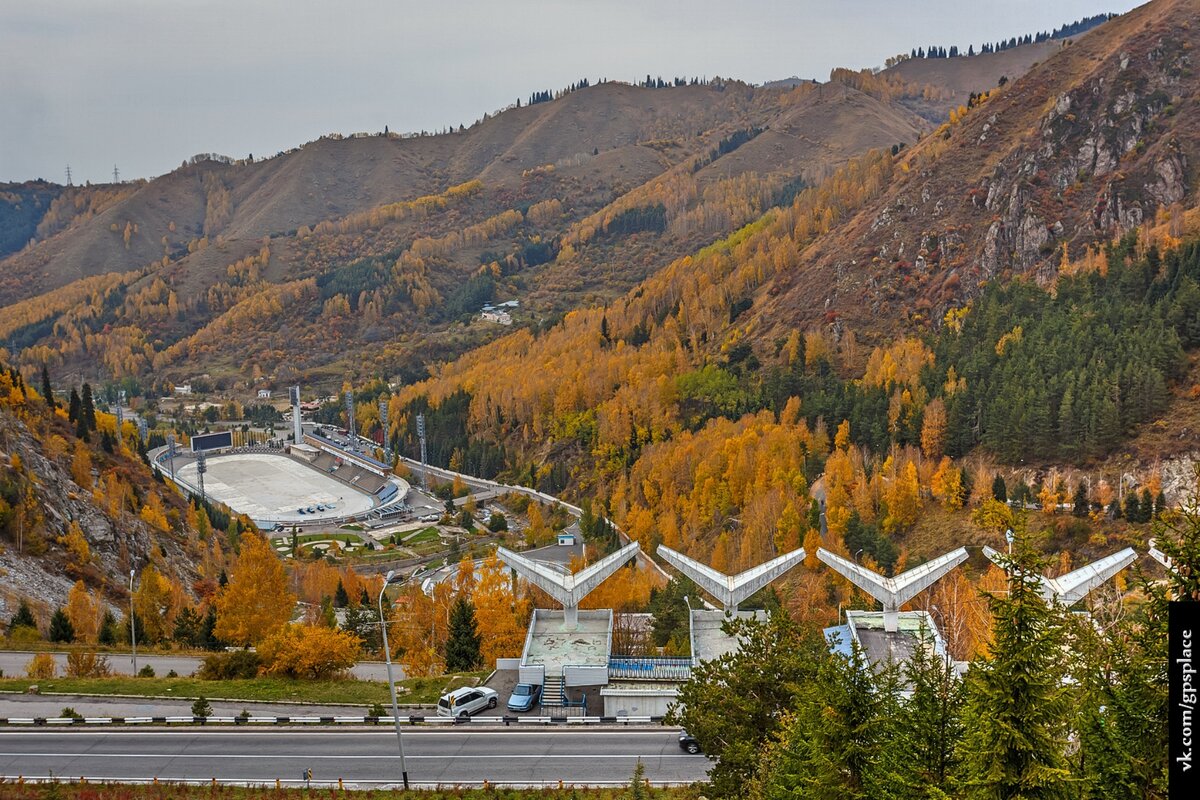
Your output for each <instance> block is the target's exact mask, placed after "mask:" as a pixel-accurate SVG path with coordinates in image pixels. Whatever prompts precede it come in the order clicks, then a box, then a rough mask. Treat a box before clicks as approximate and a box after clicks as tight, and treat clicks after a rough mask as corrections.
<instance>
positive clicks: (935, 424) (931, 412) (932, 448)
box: [921, 397, 946, 459]
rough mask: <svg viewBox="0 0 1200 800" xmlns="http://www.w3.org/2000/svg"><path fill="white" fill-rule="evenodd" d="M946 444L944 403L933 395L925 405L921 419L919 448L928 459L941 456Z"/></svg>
mask: <svg viewBox="0 0 1200 800" xmlns="http://www.w3.org/2000/svg"><path fill="white" fill-rule="evenodd" d="M945 445H946V404H945V403H943V402H942V398H940V397H935V398H934V399H933V400H930V401H929V403H928V404H927V405H926V406H925V415H924V418H923V419H922V420H921V450H922V451H923V452H924V453H925V457H926V458H928V459H938V458H941V456H942V453H943V451H944V448H945Z"/></svg>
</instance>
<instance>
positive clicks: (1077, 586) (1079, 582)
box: [983, 547, 1137, 606]
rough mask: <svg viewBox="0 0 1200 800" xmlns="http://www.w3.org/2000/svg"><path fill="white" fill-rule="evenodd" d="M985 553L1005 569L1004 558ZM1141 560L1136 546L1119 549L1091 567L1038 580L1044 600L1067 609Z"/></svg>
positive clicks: (993, 552)
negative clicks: (1060, 604) (1137, 560)
mask: <svg viewBox="0 0 1200 800" xmlns="http://www.w3.org/2000/svg"><path fill="white" fill-rule="evenodd" d="M983 554H984V555H985V556H987V557H988V558H990V559H991V560H992V561H993V562H994V563H996V564H999V565H1000V566H1003V565H1004V564H1003V561H1004V557H1003V556H1001V555H1000V554H999V553H998V552H996V551H995V550H993V549H992V548H990V547H985V548H983ZM1136 559H1137V553H1136V552H1134V550H1133V548H1132V547H1126V548H1125V549H1124V550H1119V551H1117V552H1116V553H1113V554H1112V555H1110V556H1105V557H1104V558H1102V559H1100V560H1099V561H1093V562H1092V563H1091V564H1088V565H1087V566H1084V567H1080V568H1079V569H1077V570H1075V571H1073V572H1068V573H1067V574H1066V575H1060V576H1059V577H1057V578H1047V577H1046V576H1045V575H1039V576H1038V579H1039V581H1040V582H1041V584H1042V597H1044V598H1046V602H1047V603H1054V602H1058V603H1062V604H1063V605H1064V606H1073V605H1075V604H1076V603H1078V602H1079V601H1080V600H1082V599H1083V598H1085V597H1087V595H1088V593H1089V592H1091V591H1092V590H1093V589H1095V588H1097V587H1098V586H1100V585H1102V584H1103V583H1105V582H1106V581H1108V580H1110V579H1111V578H1112V577H1113V576H1114V575H1116V574H1117V573H1118V572H1120V571H1121V570H1123V569H1125V568H1126V567H1128V566H1129V565H1130V564H1132V563H1133V562H1134V561H1135V560H1136Z"/></svg>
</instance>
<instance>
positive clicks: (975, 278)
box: [762, 0, 1200, 339]
mask: <svg viewBox="0 0 1200 800" xmlns="http://www.w3.org/2000/svg"><path fill="white" fill-rule="evenodd" d="M1198 31H1200V2H1197V1H1196V0H1174V1H1173V2H1158V3H1151V4H1148V5H1146V6H1143V7H1141V8H1139V9H1136V10H1135V11H1132V12H1130V13H1129V14H1127V15H1125V16H1122V17H1120V18H1118V19H1116V20H1113V21H1111V22H1109V23H1106V24H1105V25H1103V26H1101V27H1100V28H1098V29H1096V30H1095V31H1093V32H1091V33H1088V34H1086V35H1085V36H1083V37H1081V38H1080V39H1079V40H1077V41H1076V42H1074V43H1072V44H1070V45H1066V46H1062V47H1061V48H1060V49H1059V51H1058V52H1057V53H1055V54H1053V55H1052V56H1050V57H1049V58H1048V59H1047V60H1046V61H1045V62H1044V63H1042V64H1040V65H1038V66H1036V67H1035V68H1033V69H1032V70H1031V71H1030V72H1029V73H1028V74H1027V75H1025V76H1024V77H1022V78H1021V79H1020V80H1018V81H1015V82H1011V83H1008V84H1006V85H1005V86H1002V87H998V88H997V89H996V90H994V91H993V92H992V94H991V96H989V97H988V98H987V99H986V100H985V101H984V102H983V103H982V104H980V105H978V106H977V107H975V108H972V109H970V110H969V111H967V113H966V114H965V116H963V117H962V118H961V119H958V120H957V121H955V122H952V123H947V124H946V125H944V126H943V127H942V128H941V129H939V130H938V131H937V132H935V133H933V134H931V135H930V136H928V137H926V138H925V139H924V140H922V142H921V143H919V144H918V145H917V146H916V147H915V148H913V149H912V150H911V151H910V152H908V153H903V152H902V153H901V154H900V155H899V156H898V168H897V170H896V173H895V175H894V180H893V184H892V186H891V187H890V188H889V190H888V191H887V192H886V193H885V194H884V196H883V197H881V198H880V200H879V201H877V202H876V203H873V204H871V205H870V206H868V207H867V208H866V209H864V210H863V211H862V212H860V213H859V214H857V215H856V216H854V217H853V218H851V219H849V220H848V221H847V223H846V224H844V225H842V226H840V227H839V228H837V229H835V230H834V231H833V232H832V233H831V234H830V235H828V236H826V237H824V238H823V239H822V240H819V241H818V242H817V244H816V245H815V246H814V247H813V248H811V249H810V250H809V251H808V254H807V255H808V256H809V257H808V258H807V259H806V261H807V263H806V265H805V266H804V267H803V268H802V269H801V271H800V272H799V273H798V274H794V275H788V276H784V277H783V278H782V280H781V283H783V284H784V286H782V287H781V286H775V287H772V288H771V290H769V292H768V294H769V295H771V296H772V297H773V299H771V300H769V301H768V302H767V303H765V304H764V305H763V313H762V317H763V318H764V319H765V320H766V321H768V323H769V325H768V327H769V328H770V329H771V331H772V332H775V331H776V329H777V328H778V327H780V326H781V324H782V325H784V326H788V327H791V326H795V325H799V326H802V327H803V326H809V325H813V324H828V323H829V321H830V317H837V318H840V319H841V320H842V323H843V325H846V324H848V325H849V326H850V327H852V328H854V329H855V330H857V331H859V332H860V334H863V335H864V338H865V339H871V338H877V337H878V335H880V334H882V335H883V336H886V335H891V334H894V333H896V332H898V331H897V329H898V328H900V327H901V326H902V325H904V324H905V323H907V324H908V325H909V326H911V325H912V324H914V323H915V324H917V325H919V326H923V325H935V324H937V323H938V322H939V321H940V320H941V318H942V316H943V314H944V312H945V311H946V310H947V309H948V308H950V307H953V306H956V305H961V304H962V303H963V302H964V301H966V300H969V299H970V298H971V297H972V296H974V295H975V294H976V293H977V292H978V291H979V289H980V287H981V286H982V284H983V283H985V282H986V281H988V280H991V279H993V278H995V277H996V276H998V275H1001V274H1010V273H1011V274H1026V275H1030V276H1033V277H1034V278H1036V279H1038V280H1040V281H1043V282H1048V281H1050V280H1053V278H1054V277H1055V275H1056V274H1057V270H1058V266H1059V264H1060V263H1061V260H1062V252H1063V248H1064V247H1065V248H1066V249H1067V252H1068V254H1069V256H1070V257H1071V258H1073V259H1074V258H1078V257H1080V256H1081V255H1082V254H1083V252H1084V250H1085V248H1086V247H1087V246H1089V245H1092V244H1094V243H1099V242H1105V241H1108V240H1110V239H1112V238H1113V237H1117V236H1120V235H1122V234H1124V233H1126V232H1128V231H1129V230H1132V229H1133V228H1135V227H1137V226H1138V225H1140V224H1141V223H1143V222H1145V221H1153V220H1154V219H1155V217H1156V214H1158V212H1159V211H1160V210H1167V209H1171V208H1173V207H1174V208H1178V207H1180V206H1183V207H1190V206H1191V205H1192V204H1194V200H1195V191H1196V186H1195V184H1196V174H1195V173H1196V163H1197V158H1200V133H1198V131H1200V113H1198V111H1197V103H1196V97H1197V95H1198V94H1200V81H1198V78H1197V74H1196V70H1195V64H1194V56H1193V54H1192V51H1193V49H1194V47H1195V45H1196V44H1197V43H1198V42H1197V39H1198V38H1200V36H1198V35H1197V32H1198ZM831 278H833V280H832V281H831V280H830V279H831ZM872 334H875V336H873V335H872Z"/></svg>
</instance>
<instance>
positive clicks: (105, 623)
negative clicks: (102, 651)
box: [97, 609, 121, 647]
mask: <svg viewBox="0 0 1200 800" xmlns="http://www.w3.org/2000/svg"><path fill="white" fill-rule="evenodd" d="M120 632H121V631H120V627H119V626H118V625H117V618H116V617H114V616H113V613H112V611H110V610H108V609H105V610H104V618H103V619H101V620H100V633H99V637H98V639H97V641H98V642H99V643H100V644H102V645H104V646H105V647H112V646H113V645H115V644H116V643H117V637H118V636H119V635H120Z"/></svg>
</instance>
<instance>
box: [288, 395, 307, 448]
mask: <svg viewBox="0 0 1200 800" xmlns="http://www.w3.org/2000/svg"><path fill="white" fill-rule="evenodd" d="M288 392H289V394H290V399H291V401H292V443H293V444H302V443H303V442H304V430H303V428H301V427H300V387H299V386H293V387H292V388H291V389H289V390H288Z"/></svg>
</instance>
